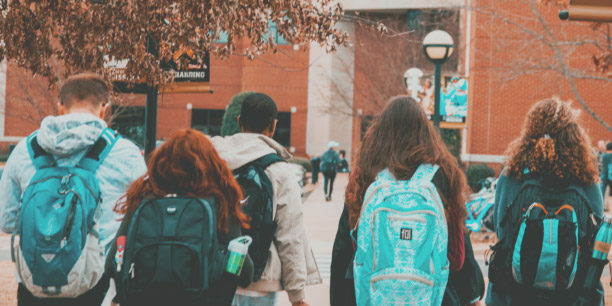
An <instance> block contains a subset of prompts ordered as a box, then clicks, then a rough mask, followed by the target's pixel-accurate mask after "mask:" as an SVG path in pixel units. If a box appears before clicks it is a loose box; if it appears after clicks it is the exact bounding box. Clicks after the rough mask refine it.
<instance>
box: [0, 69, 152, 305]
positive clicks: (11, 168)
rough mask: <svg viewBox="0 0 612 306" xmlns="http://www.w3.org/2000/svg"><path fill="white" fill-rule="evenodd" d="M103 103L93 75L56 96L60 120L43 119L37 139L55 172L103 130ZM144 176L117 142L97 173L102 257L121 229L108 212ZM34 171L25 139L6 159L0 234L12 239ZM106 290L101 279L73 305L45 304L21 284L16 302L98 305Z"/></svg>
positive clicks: (129, 149) (128, 145) (132, 151)
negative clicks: (53, 164)
mask: <svg viewBox="0 0 612 306" xmlns="http://www.w3.org/2000/svg"><path fill="white" fill-rule="evenodd" d="M108 98H109V89H108V87H107V85H106V83H105V82H104V80H103V79H102V78H101V77H99V76H97V75H95V74H79V75H75V76H73V77H71V78H69V79H68V80H66V82H65V83H64V85H63V86H62V88H61V90H60V103H59V113H60V115H59V116H49V117H46V118H45V119H44V120H43V121H42V123H41V126H40V129H39V130H38V135H37V141H38V143H39V145H40V147H41V148H42V149H43V150H44V151H45V152H47V153H49V154H51V155H52V156H53V158H54V159H55V160H56V163H57V165H58V166H67V167H71V166H75V165H76V163H77V162H78V161H80V160H81V158H83V156H84V155H85V153H86V152H87V151H88V150H89V149H90V147H91V146H92V145H93V144H94V143H95V142H96V141H97V140H98V138H99V137H100V135H101V133H102V131H103V130H104V129H105V128H107V124H106V122H105V121H104V120H103V119H101V118H104V113H105V111H106V110H107V108H108V106H109V105H108ZM146 170H147V168H146V164H145V161H144V158H143V156H142V154H141V153H140V150H139V149H138V147H137V146H136V145H134V144H133V143H132V142H130V141H129V140H127V139H125V138H119V139H118V140H117V142H116V143H115V145H114V146H113V147H112V149H111V151H110V152H109V154H108V156H107V157H106V159H104V160H103V162H102V164H101V165H100V167H99V168H98V170H97V171H96V174H95V177H96V179H97V180H98V183H99V185H100V190H101V196H102V204H101V205H102V206H101V215H100V220H99V231H100V232H99V236H100V244H101V246H102V247H104V250H105V251H106V252H108V249H109V247H110V243H111V241H112V240H113V238H114V236H115V233H116V232H117V230H118V228H119V223H120V216H118V215H116V214H115V213H114V212H113V207H114V206H115V203H116V202H117V200H118V199H119V198H120V197H121V196H123V195H124V194H125V192H126V190H127V188H128V187H129V186H130V184H131V183H132V182H133V181H134V180H136V179H137V178H138V177H140V176H142V175H144V174H145V173H146ZM35 171H36V170H35V167H34V164H33V162H32V159H31V157H30V155H29V153H28V145H27V142H26V140H25V139H24V140H22V141H21V142H19V144H18V145H17V146H16V147H15V149H14V150H13V152H12V153H11V155H10V156H9V159H8V161H7V163H6V166H5V168H4V173H3V175H2V178H1V179H0V229H1V230H2V231H4V232H6V233H13V232H14V231H15V230H16V226H17V220H18V215H19V209H20V204H21V203H20V199H21V196H22V194H23V192H24V191H25V189H26V187H27V186H28V184H29V182H30V180H31V178H32V177H33V176H34V173H35ZM107 289H108V278H107V277H103V278H102V279H101V280H100V281H99V282H98V284H97V285H96V286H95V287H94V288H92V289H91V290H90V291H88V292H87V293H85V294H83V295H81V296H79V297H77V298H75V299H71V300H66V299H51V300H52V301H50V300H48V299H47V300H45V299H39V298H36V297H34V296H33V295H32V294H31V293H30V292H28V291H27V289H26V288H25V287H24V286H23V285H21V284H20V286H19V288H18V301H19V305H37V304H43V305H50V304H49V303H59V304H61V305H94V304H96V305H100V303H101V302H102V299H103V298H104V295H105V294H106V291H107ZM60 300H62V301H60Z"/></svg>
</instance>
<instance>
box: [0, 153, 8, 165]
mask: <svg viewBox="0 0 612 306" xmlns="http://www.w3.org/2000/svg"><path fill="white" fill-rule="evenodd" d="M8 157H9V152H0V163H6V160H7V159H8Z"/></svg>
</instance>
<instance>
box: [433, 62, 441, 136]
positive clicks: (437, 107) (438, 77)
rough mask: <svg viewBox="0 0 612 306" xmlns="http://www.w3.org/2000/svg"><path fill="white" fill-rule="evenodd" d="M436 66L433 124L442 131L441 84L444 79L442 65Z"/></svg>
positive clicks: (437, 64)
mask: <svg viewBox="0 0 612 306" xmlns="http://www.w3.org/2000/svg"><path fill="white" fill-rule="evenodd" d="M435 65H436V72H435V76H434V78H435V83H434V86H435V91H434V95H435V97H434V113H433V124H434V126H435V127H437V128H438V129H440V91H441V90H440V86H441V85H440V83H441V78H442V72H441V68H442V63H435Z"/></svg>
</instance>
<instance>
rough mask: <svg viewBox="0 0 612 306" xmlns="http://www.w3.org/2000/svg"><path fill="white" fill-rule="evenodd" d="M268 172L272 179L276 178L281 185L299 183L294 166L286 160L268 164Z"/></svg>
mask: <svg viewBox="0 0 612 306" xmlns="http://www.w3.org/2000/svg"><path fill="white" fill-rule="evenodd" d="M266 173H267V174H268V176H269V177H270V180H274V181H276V182H277V183H278V184H280V185H283V186H289V184H296V185H298V183H297V181H296V179H295V175H294V173H295V171H294V169H293V166H292V165H291V164H290V163H288V162H286V161H279V162H276V163H273V164H271V165H270V166H268V168H266Z"/></svg>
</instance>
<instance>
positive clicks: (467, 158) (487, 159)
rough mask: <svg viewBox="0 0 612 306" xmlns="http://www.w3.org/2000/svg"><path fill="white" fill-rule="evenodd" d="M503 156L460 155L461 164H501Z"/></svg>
mask: <svg viewBox="0 0 612 306" xmlns="http://www.w3.org/2000/svg"><path fill="white" fill-rule="evenodd" d="M504 159H505V156H504V155H487V154H461V161H463V162H477V163H497V164H501V163H503V162H504Z"/></svg>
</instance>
